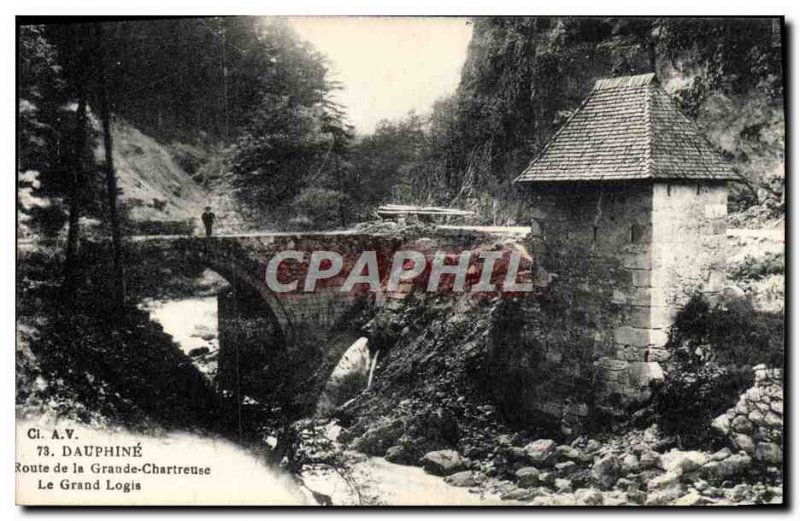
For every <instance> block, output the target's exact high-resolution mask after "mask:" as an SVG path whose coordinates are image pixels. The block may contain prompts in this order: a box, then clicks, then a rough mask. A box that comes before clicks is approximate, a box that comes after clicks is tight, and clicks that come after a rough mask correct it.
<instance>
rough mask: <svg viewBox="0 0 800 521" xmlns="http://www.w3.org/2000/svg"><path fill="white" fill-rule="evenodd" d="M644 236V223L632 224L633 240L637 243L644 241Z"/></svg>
mask: <svg viewBox="0 0 800 521" xmlns="http://www.w3.org/2000/svg"><path fill="white" fill-rule="evenodd" d="M643 236H644V228H643V227H642V225H640V224H638V223H633V224H631V242H632V243H637V242H642V237H643Z"/></svg>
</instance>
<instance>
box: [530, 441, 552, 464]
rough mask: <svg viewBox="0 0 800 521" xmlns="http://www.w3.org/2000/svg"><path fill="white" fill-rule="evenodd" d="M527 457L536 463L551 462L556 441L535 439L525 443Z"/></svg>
mask: <svg viewBox="0 0 800 521" xmlns="http://www.w3.org/2000/svg"><path fill="white" fill-rule="evenodd" d="M525 452H526V453H527V456H528V459H529V460H530V461H531V462H532V463H534V464H537V465H547V464H552V463H554V462H555V461H554V460H555V457H556V442H554V441H553V440H536V441H532V442H530V443H529V444H527V445H525Z"/></svg>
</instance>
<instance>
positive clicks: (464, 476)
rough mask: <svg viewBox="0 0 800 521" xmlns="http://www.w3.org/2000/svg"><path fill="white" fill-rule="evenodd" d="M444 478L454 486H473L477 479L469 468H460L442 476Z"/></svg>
mask: <svg viewBox="0 0 800 521" xmlns="http://www.w3.org/2000/svg"><path fill="white" fill-rule="evenodd" d="M444 480H445V481H446V482H447V483H449V484H451V485H453V486H455V487H474V486H476V485H477V484H478V480H477V479H476V478H475V475H474V474H473V473H472V471H471V470H462V471H461V472H456V473H455V474H452V475H450V476H447V477H446V478H444Z"/></svg>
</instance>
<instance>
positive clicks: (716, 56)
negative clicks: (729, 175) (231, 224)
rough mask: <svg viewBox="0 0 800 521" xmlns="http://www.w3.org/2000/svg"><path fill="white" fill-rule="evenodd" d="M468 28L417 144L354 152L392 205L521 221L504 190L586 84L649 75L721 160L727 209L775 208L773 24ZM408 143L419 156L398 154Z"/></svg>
mask: <svg viewBox="0 0 800 521" xmlns="http://www.w3.org/2000/svg"><path fill="white" fill-rule="evenodd" d="M472 23H473V26H474V30H473V36H472V41H471V42H470V46H469V49H468V55H467V60H466V63H465V64H464V67H463V69H462V74H461V82H460V84H459V87H458V90H457V91H456V93H455V94H454V95H453V96H451V97H449V98H445V99H443V100H441V101H440V102H438V103H437V104H436V105H435V106H434V107H433V112H432V114H431V115H430V116H429V117H428V118H427V121H426V124H425V125H424V127H423V128H424V130H425V135H424V136H419V135H417V134H415V133H410V132H409V133H406V134H405V136H399V137H402V138H403V140H402V142H399V143H398V142H397V140H394V139H393V140H388V139H380V140H379V139H376V140H374V141H371V142H369V143H367V146H365V147H364V148H363V149H360V150H359V152H363V153H365V154H367V155H368V157H374V156H375V155H376V153H375V150H374V147H375V146H381V147H383V150H384V151H385V156H384V157H386V158H387V160H386V162H385V163H384V164H382V165H375V163H374V162H373V163H372V164H373V165H375V167H377V168H376V170H378V171H380V172H381V175H380V178H381V179H383V178H390V179H399V180H400V181H399V185H397V189H398V193H399V195H400V197H399V198H401V199H403V200H410V201H427V202H435V203H439V204H452V205H458V206H465V207H468V208H470V209H474V210H477V211H478V213H479V214H480V215H481V216H482V217H483V219H484V220H486V221H490V222H495V223H505V222H509V221H516V222H526V221H527V216H526V215H525V212H526V211H527V205H525V204H521V202H522V200H523V198H522V197H521V196H520V194H519V193H518V192H517V191H516V188H515V187H514V185H513V183H512V181H513V179H514V178H515V177H516V176H517V175H519V173H520V172H521V171H522V170H523V169H524V167H525V166H526V164H527V163H528V162H529V161H530V160H531V159H532V158H533V157H535V156H536V154H537V153H538V152H539V151H540V150H541V149H542V148H543V147H544V145H545V144H546V143H547V141H548V140H549V139H550V137H551V136H552V135H553V134H554V133H555V132H556V131H557V130H558V128H560V126H561V125H562V124H563V123H564V121H565V120H566V119H567V118H568V117H569V116H570V115H571V114H572V113H574V111H575V110H577V109H578V107H579V106H580V103H581V101H582V100H583V99H585V97H586V96H587V95H588V94H589V92H590V90H591V88H592V86H593V84H594V81H595V80H596V79H598V78H600V77H606V76H618V75H626V74H641V73H646V72H651V71H654V70H655V71H656V72H657V73H658V76H659V78H660V79H661V80H662V82H663V83H664V86H665V87H666V88H667V89H668V91H669V92H670V93H671V94H672V95H673V97H674V99H675V101H676V103H677V104H678V105H679V106H680V107H681V108H682V109H683V110H684V112H685V113H686V114H687V115H688V116H689V117H691V118H693V119H695V120H696V121H697V122H698V124H699V125H700V126H701V128H702V129H703V130H704V131H706V133H707V134H708V136H709V138H710V139H711V141H712V143H713V144H714V145H715V146H717V147H718V148H719V149H720V150H721V152H723V153H724V155H726V156H727V157H728V158H729V159H730V160H731V162H732V166H733V167H734V171H735V172H737V173H738V174H739V175H740V177H741V179H742V182H743V183H744V184H743V185H742V188H741V189H736V188H735V189H734V190H733V191H732V192H733V197H734V201H735V202H736V203H737V204H738V208H739V209H744V208H747V207H749V206H751V205H754V204H760V203H761V202H763V201H764V199H777V200H781V198H782V192H783V173H782V172H783V137H782V136H783V126H784V122H783V89H782V80H783V71H782V64H781V58H782V54H781V48H782V47H781V45H782V43H781V39H780V36H781V35H780V25H779V24H776V20H772V19H766V18H764V19H753V18H750V19H733V18H729V19H721V18H698V19H686V18H602V17H592V18H581V17H558V18H555V17H553V18H548V17H541V18H532V17H513V18H512V17H485V18H476V19H474V20H473V21H472ZM412 123H414V122H413V120H411V119H410V118H408V119H405V120H402V121H398V122H394V123H393V125H394V126H395V127H396V128H398V129H400V128H403V127H406V126H409V125H411V124H412ZM379 134H381V129H379V130H378V131H376V136H375V137H376V138H377V137H378V136H379ZM417 143H422V144H423V146H422V147H421V153H415V154H413V155H412V156H411V157H408V156H403V155H400V154H397V151H398V150H402V149H403V148H404V147H411V146H413V145H414V144H417ZM388 158H391V159H388ZM355 162H356V163H357V164H360V163H361V161H360V160H358V159H356V160H355ZM368 164H369V163H368ZM384 172H387V173H384ZM780 208H782V206H780Z"/></svg>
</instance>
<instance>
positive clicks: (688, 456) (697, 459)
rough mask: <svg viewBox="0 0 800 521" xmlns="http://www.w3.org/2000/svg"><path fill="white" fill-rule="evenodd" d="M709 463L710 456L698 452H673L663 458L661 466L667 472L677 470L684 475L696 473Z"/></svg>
mask: <svg viewBox="0 0 800 521" xmlns="http://www.w3.org/2000/svg"><path fill="white" fill-rule="evenodd" d="M707 461H708V456H706V455H705V454H703V453H702V452H699V451H696V450H689V451H682V450H671V451H669V452H668V453H666V454H664V455H662V456H661V466H662V468H663V469H664V470H666V471H668V472H669V471H673V470H677V471H680V472H682V473H684V474H688V473H689V472H694V471H695V470H697V469H699V468H700V467H702V466H703V465H705V464H706V462H707Z"/></svg>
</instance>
